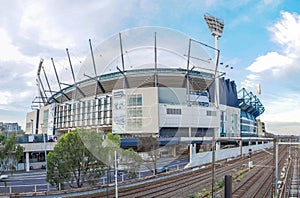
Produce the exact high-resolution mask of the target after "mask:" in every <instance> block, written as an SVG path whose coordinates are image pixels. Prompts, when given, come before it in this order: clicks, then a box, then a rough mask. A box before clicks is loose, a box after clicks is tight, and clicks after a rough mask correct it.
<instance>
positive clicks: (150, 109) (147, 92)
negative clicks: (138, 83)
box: [126, 87, 159, 133]
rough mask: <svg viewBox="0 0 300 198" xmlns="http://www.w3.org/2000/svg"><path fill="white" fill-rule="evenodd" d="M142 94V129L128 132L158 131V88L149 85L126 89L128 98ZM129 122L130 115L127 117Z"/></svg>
mask: <svg viewBox="0 0 300 198" xmlns="http://www.w3.org/2000/svg"><path fill="white" fill-rule="evenodd" d="M137 94H141V95H142V128H141V130H134V131H130V130H127V129H128V127H127V126H126V132H128V133H158V132H159V130H158V88H156V87H147V88H138V89H136V88H135V89H126V99H127V98H128V97H129V96H130V95H137ZM126 110H128V106H127V105H126ZM126 121H127V122H128V117H127V118H126Z"/></svg>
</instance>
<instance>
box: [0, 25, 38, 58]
mask: <svg viewBox="0 0 300 198" xmlns="http://www.w3.org/2000/svg"><path fill="white" fill-rule="evenodd" d="M0 43H1V45H0V51H1V53H0V61H1V62H8V61H14V62H23V63H24V62H27V63H30V62H32V61H33V60H34V59H33V58H31V57H28V56H25V55H23V54H22V53H21V52H20V51H19V49H18V47H16V46H14V45H13V44H12V39H11V37H10V36H9V34H8V33H7V32H6V30H4V29H3V28H0Z"/></svg>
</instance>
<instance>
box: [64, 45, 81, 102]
mask: <svg viewBox="0 0 300 198" xmlns="http://www.w3.org/2000/svg"><path fill="white" fill-rule="evenodd" d="M66 51H67V55H68V59H69V63H70V67H71V72H72V77H73V81H74V85H75V88H76V92H77V90H78V91H79V93H80V94H81V95H82V96H83V97H85V94H84V93H83V92H82V91H81V89H79V87H78V86H77V83H76V80H75V75H74V71H73V66H72V62H71V58H70V54H69V50H68V48H66ZM76 92H75V98H76V95H77V94H76Z"/></svg>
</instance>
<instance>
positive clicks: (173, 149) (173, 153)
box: [172, 145, 177, 157]
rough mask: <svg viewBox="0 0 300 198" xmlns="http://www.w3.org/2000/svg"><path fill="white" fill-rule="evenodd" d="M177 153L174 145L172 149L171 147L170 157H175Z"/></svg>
mask: <svg viewBox="0 0 300 198" xmlns="http://www.w3.org/2000/svg"><path fill="white" fill-rule="evenodd" d="M176 151H177V147H176V145H174V146H173V147H172V155H173V157H176V153H177V152H176Z"/></svg>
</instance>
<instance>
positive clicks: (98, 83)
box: [89, 39, 105, 98]
mask: <svg viewBox="0 0 300 198" xmlns="http://www.w3.org/2000/svg"><path fill="white" fill-rule="evenodd" d="M89 44H90V50H91V56H92V61H93V67H94V72H95V80H96V81H97V84H96V88H95V98H97V92H98V87H100V89H101V91H102V93H105V89H104V87H103V86H102V84H101V82H100V77H98V75H97V70H96V64H95V58H94V53H93V48H92V41H91V39H89Z"/></svg>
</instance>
